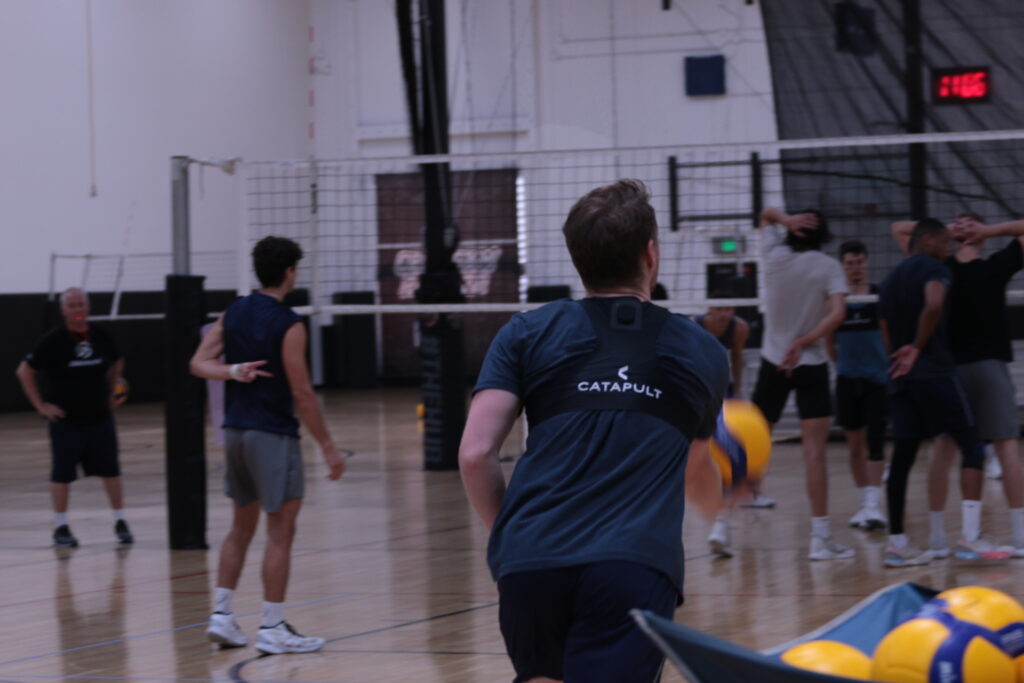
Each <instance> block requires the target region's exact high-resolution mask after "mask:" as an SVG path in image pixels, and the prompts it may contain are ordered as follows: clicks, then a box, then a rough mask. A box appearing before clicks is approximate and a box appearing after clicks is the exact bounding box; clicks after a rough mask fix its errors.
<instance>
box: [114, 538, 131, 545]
mask: <svg viewBox="0 0 1024 683" xmlns="http://www.w3.org/2000/svg"><path fill="white" fill-rule="evenodd" d="M117 541H118V543H120V544H121V545H131V544H132V543H135V539H134V538H118V539H117Z"/></svg>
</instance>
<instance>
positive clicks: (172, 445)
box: [164, 275, 209, 550]
mask: <svg viewBox="0 0 1024 683" xmlns="http://www.w3.org/2000/svg"><path fill="white" fill-rule="evenodd" d="M204 279H205V278H203V277H202V276H199V275H168V276H167V280H166V289H165V290H164V291H165V294H164V311H165V312H166V323H165V325H166V326H165V330H164V338H165V340H166V344H167V352H166V355H165V357H166V367H165V383H166V400H167V406H166V409H165V411H164V426H165V429H166V440H165V445H166V454H165V466H166V481H167V531H168V537H169V540H170V546H171V548H172V549H174V550H195V549H205V548H208V547H209V546H207V544H206V435H205V417H206V416H205V414H204V409H205V398H206V393H205V387H204V386H203V381H202V380H201V379H199V378H198V377H195V376H194V375H192V374H191V373H190V372H189V369H188V364H189V360H190V359H191V358H192V354H193V353H194V352H195V350H196V347H197V346H198V345H199V337H200V329H201V328H202V326H203V323H204V321H205V318H206V311H205V303H204V300H203V280H204Z"/></svg>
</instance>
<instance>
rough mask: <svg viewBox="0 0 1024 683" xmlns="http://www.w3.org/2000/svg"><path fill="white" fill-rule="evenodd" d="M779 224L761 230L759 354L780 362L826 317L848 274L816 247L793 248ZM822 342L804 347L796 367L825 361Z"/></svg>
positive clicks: (843, 290) (843, 291) (844, 284)
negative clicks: (761, 335)
mask: <svg viewBox="0 0 1024 683" xmlns="http://www.w3.org/2000/svg"><path fill="white" fill-rule="evenodd" d="M785 236H786V229H785V228H784V227H782V226H779V225H767V226H765V227H763V228H761V257H762V260H763V263H764V290H765V291H764V327H765V329H764V339H763V341H762V344H761V356H762V357H764V358H765V359H766V360H768V361H770V362H772V363H774V364H775V365H780V364H781V363H782V359H783V358H784V357H785V355H786V350H787V349H788V348H789V347H790V345H791V344H792V343H793V341H794V340H795V339H796V338H797V337H799V336H800V335H802V334H805V333H807V332H810V331H811V330H813V329H814V328H815V327H817V325H818V323H820V322H821V320H822V318H824V317H825V310H826V308H825V303H826V301H827V299H828V298H829V297H830V296H832V295H833V294H846V292H847V291H848V288H847V285H846V276H845V275H844V274H843V267H842V266H841V265H839V261H837V260H835V259H834V258H832V257H830V256H826V255H825V254H823V253H821V252H820V251H816V250H809V251H793V250H792V249H791V248H790V247H789V246H787V245H786V244H785V243H784V242H783V239H784V238H785ZM827 362H828V356H827V354H826V352H825V343H824V341H823V340H821V339H819V340H818V341H816V342H814V343H813V344H810V345H809V346H807V347H806V348H805V349H804V350H803V353H802V354H801V355H800V360H799V361H798V362H797V365H819V364H821V363H827Z"/></svg>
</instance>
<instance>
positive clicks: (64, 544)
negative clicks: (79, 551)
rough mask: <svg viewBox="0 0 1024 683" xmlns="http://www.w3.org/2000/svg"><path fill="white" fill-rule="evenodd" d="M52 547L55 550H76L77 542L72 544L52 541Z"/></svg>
mask: <svg viewBox="0 0 1024 683" xmlns="http://www.w3.org/2000/svg"><path fill="white" fill-rule="evenodd" d="M53 545H54V546H55V547H57V548H77V547H78V541H75V542H74V543H62V542H60V541H54V542H53Z"/></svg>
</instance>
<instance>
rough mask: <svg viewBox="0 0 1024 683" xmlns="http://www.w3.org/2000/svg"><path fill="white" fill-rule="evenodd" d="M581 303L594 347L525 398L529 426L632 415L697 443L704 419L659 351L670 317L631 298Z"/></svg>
mask: <svg viewBox="0 0 1024 683" xmlns="http://www.w3.org/2000/svg"><path fill="white" fill-rule="evenodd" d="M577 303H578V304H579V305H580V306H582V307H583V310H584V311H586V313H587V315H588V317H589V318H590V322H591V324H592V325H593V326H594V331H595V333H596V334H597V345H596V348H595V349H594V350H593V352H592V353H590V354H588V355H585V356H581V357H579V358H575V359H571V360H569V361H567V364H566V365H564V366H562V367H560V368H558V369H557V370H555V371H554V372H553V373H552V374H551V376H550V377H549V378H548V379H547V380H546V381H544V382H543V383H541V384H539V385H538V386H537V387H535V388H534V389H533V390H532V391H531V392H530V393H529V394H528V395H527V396H526V397H525V401H524V403H525V407H526V417H527V420H528V421H529V424H530V427H531V428H533V427H535V426H536V425H538V424H540V423H541V422H543V421H544V420H546V419H548V418H550V417H553V416H555V415H560V414H562V413H568V412H575V411H586V410H627V411H630V410H632V411H640V412H644V413H648V414H650V415H654V416H655V417H658V418H661V419H662V420H664V421H666V422H668V423H669V424H671V425H672V426H674V427H675V428H676V429H678V430H679V431H680V432H682V433H683V435H684V436H686V437H687V438H693V435H694V434H695V433H696V430H697V426H698V423H699V419H700V418H699V416H698V415H697V414H696V413H695V411H694V410H693V408H691V407H690V404H689V402H688V401H686V399H685V398H684V397H683V396H682V395H681V394H680V393H679V392H678V391H677V390H675V388H674V385H673V383H672V382H671V381H670V380H669V377H668V374H667V373H665V372H664V371H663V369H662V367H661V363H660V361H659V360H658V355H657V353H656V349H655V346H656V344H657V340H658V335H659V333H660V332H661V328H662V326H663V325H664V324H665V323H666V322H667V321H668V320H669V319H670V318H671V316H672V314H671V313H669V312H668V311H667V310H665V309H664V308H661V307H659V306H655V305H653V304H651V303H641V302H640V301H639V300H637V299H632V298H624V299H620V298H614V299H613V298H598V297H595V298H590V299H583V300H582V301H579V302H577Z"/></svg>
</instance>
